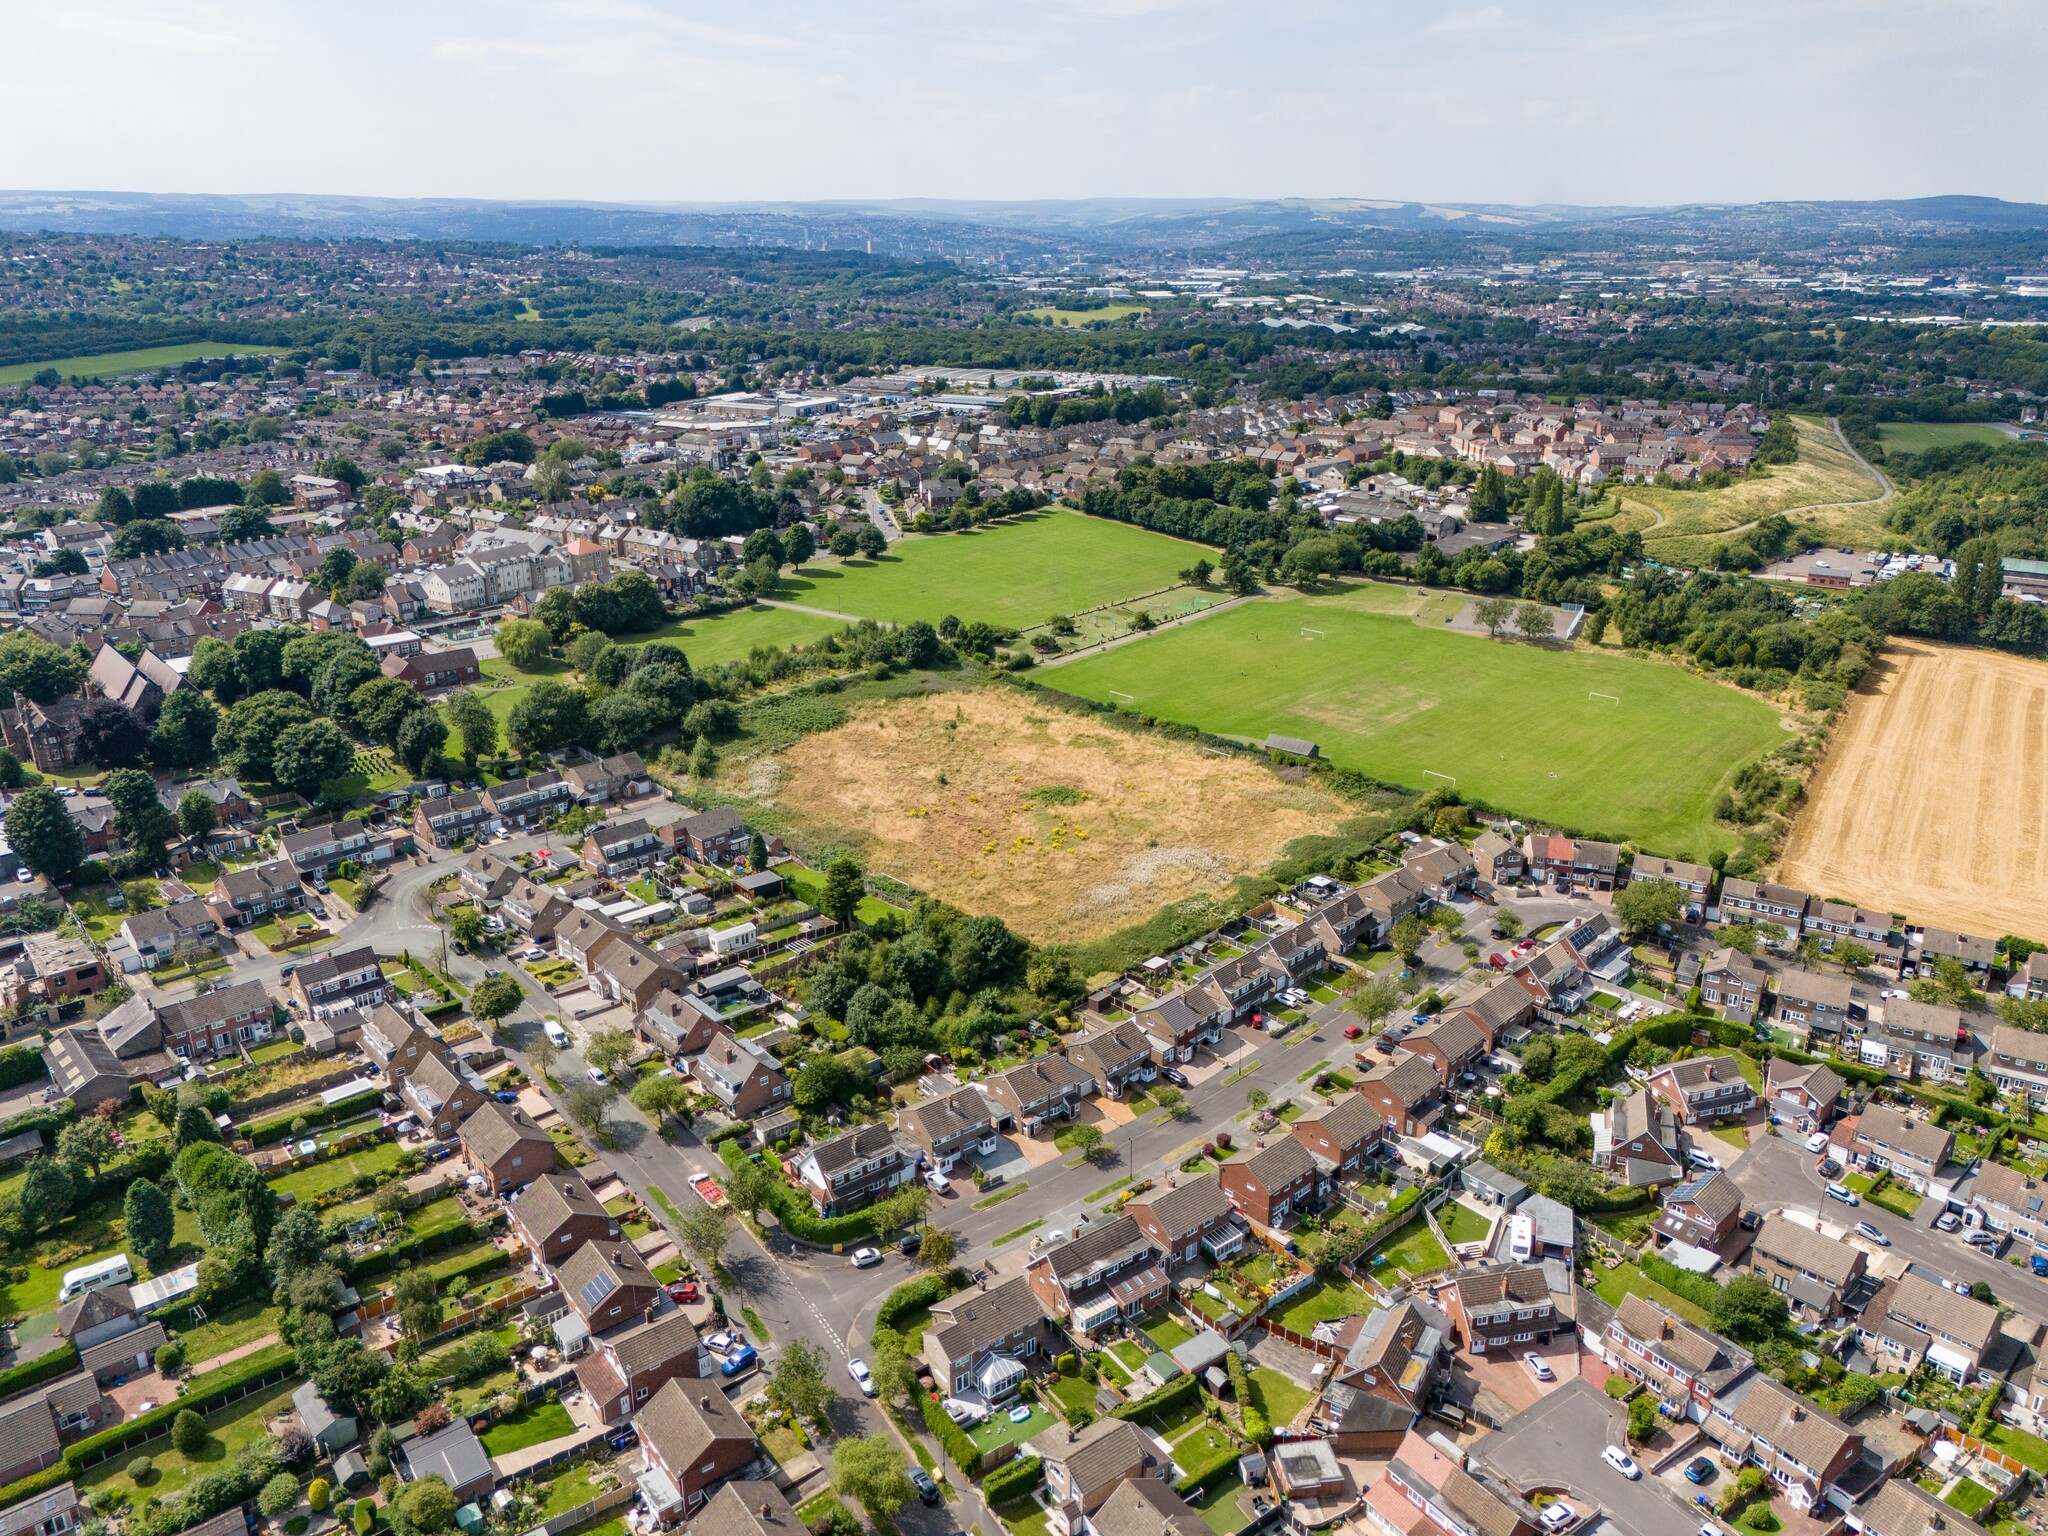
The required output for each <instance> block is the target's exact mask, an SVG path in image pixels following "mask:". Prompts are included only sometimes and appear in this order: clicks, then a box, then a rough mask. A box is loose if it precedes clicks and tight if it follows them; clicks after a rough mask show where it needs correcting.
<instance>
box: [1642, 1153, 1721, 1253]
mask: <svg viewBox="0 0 2048 1536" xmlns="http://www.w3.org/2000/svg"><path fill="white" fill-rule="evenodd" d="M1741 1224H1742V1191H1741V1189H1739V1188H1738V1187H1737V1186H1736V1183H1735V1181H1734V1180H1733V1179H1731V1178H1729V1177H1728V1175H1727V1174H1725V1173H1710V1174H1707V1175H1706V1176H1705V1177H1704V1178H1697V1179H1693V1180H1691V1181H1690V1182H1688V1183H1685V1184H1681V1185H1679V1186H1678V1187H1677V1188H1676V1189H1674V1190H1672V1191H1671V1193H1670V1194H1668V1195H1666V1196H1665V1197H1664V1210H1663V1212H1662V1214H1660V1215H1659V1216H1658V1217H1657V1225H1656V1226H1654V1227H1652V1228H1651V1229H1650V1230H1651V1234H1652V1236H1654V1237H1656V1238H1658V1239H1660V1240H1661V1241H1663V1242H1672V1243H1684V1244H1685V1245H1686V1246H1687V1247H1689V1248H1699V1249H1703V1250H1705V1251H1706V1252H1708V1253H1718V1252H1720V1251H1721V1247H1722V1245H1723V1244H1724V1243H1726V1242H1728V1241H1729V1239H1731V1238H1732V1237H1734V1236H1735V1234H1736V1232H1737V1230H1738V1229H1739V1228H1740V1226H1741Z"/></svg>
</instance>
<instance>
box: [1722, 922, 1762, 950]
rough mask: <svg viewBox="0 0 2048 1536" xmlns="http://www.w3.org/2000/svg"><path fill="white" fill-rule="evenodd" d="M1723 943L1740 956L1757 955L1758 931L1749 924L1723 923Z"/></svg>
mask: <svg viewBox="0 0 2048 1536" xmlns="http://www.w3.org/2000/svg"><path fill="white" fill-rule="evenodd" d="M1721 942H1722V943H1723V944H1724V945H1726V946H1727V947H1728V948H1729V949H1732V950H1734V951H1735V952H1736V953H1737V954H1738V955H1753V954H1755V953H1756V929H1755V928H1753V927H1752V926H1751V925H1750V924H1748V923H1723V924H1722V925H1721Z"/></svg>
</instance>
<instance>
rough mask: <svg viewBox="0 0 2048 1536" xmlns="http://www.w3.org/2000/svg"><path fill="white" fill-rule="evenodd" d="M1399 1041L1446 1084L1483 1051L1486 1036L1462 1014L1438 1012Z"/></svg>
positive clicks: (1483, 1052) (1484, 1049) (1481, 1054)
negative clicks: (1427, 1064) (1427, 1063)
mask: <svg viewBox="0 0 2048 1536" xmlns="http://www.w3.org/2000/svg"><path fill="white" fill-rule="evenodd" d="M1401 1044H1402V1045H1403V1046H1404V1047H1406V1048H1407V1049H1408V1050H1410V1051H1412V1052H1414V1053H1415V1054H1416V1055H1417V1056H1421V1057H1423V1058H1424V1059H1426V1060H1427V1061H1428V1062H1429V1063H1430V1065H1431V1066H1433V1067H1435V1068H1436V1075H1437V1080H1438V1081H1439V1082H1441V1083H1444V1084H1445V1085H1447V1086H1448V1085H1449V1083H1450V1082H1451V1080H1452V1079H1453V1078H1455V1077H1456V1076H1457V1075H1458V1074H1459V1073H1461V1072H1463V1071H1465V1070H1467V1069H1468V1068H1469V1067H1470V1066H1471V1065H1472V1063H1473V1062H1475V1061H1477V1060H1478V1059H1479V1058H1480V1057H1481V1056H1484V1055H1485V1054H1486V1036H1485V1035H1483V1034H1482V1033H1480V1030H1479V1026H1478V1025H1477V1024H1474V1023H1473V1022H1472V1021H1471V1020H1470V1019H1468V1018H1466V1017H1465V1016H1464V1014H1463V1013H1446V1014H1441V1015H1439V1016H1438V1017H1437V1018H1435V1019H1434V1020H1432V1021H1431V1022H1430V1023H1428V1024H1425V1025H1423V1026H1422V1028H1420V1029H1418V1030H1415V1031H1413V1032H1412V1033H1410V1035H1409V1036H1408V1038H1407V1039H1405V1040H1403V1041H1402V1042H1401Z"/></svg>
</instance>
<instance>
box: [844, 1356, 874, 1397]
mask: <svg viewBox="0 0 2048 1536" xmlns="http://www.w3.org/2000/svg"><path fill="white" fill-rule="evenodd" d="M846 1373H847V1375H849V1376H851V1377H852V1378H853V1384H854V1385H855V1386H857V1387H859V1388H860V1395H861V1396H862V1397H873V1396H874V1395H875V1376H874V1372H872V1371H870V1370H869V1369H868V1363H867V1362H866V1361H865V1360H849V1361H847V1362H846Z"/></svg>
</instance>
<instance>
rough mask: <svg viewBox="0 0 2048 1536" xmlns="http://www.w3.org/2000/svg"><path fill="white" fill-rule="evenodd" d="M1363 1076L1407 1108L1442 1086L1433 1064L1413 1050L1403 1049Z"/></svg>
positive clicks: (1419, 1102)
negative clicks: (1390, 1059) (1391, 1058)
mask: <svg viewBox="0 0 2048 1536" xmlns="http://www.w3.org/2000/svg"><path fill="white" fill-rule="evenodd" d="M1365 1080H1366V1081H1367V1082H1369V1083H1377V1084H1378V1085H1379V1086H1381V1087H1382V1088H1384V1089H1385V1090H1386V1091H1387V1092H1388V1093H1390V1094H1392V1095H1393V1097H1394V1102H1395V1103H1397V1104H1400V1105H1401V1106H1402V1107H1403V1108H1406V1109H1413V1108H1414V1107H1415V1106H1416V1105H1418V1104H1422V1103H1425V1102H1427V1101H1428V1100H1430V1099H1433V1098H1435V1097H1436V1096H1437V1093H1438V1092H1439V1091H1440V1090H1441V1089H1442V1087H1443V1080H1442V1079H1441V1078H1439V1077H1438V1076H1437V1075H1436V1064H1435V1063H1434V1062H1432V1061H1431V1060H1430V1059H1429V1058H1428V1057H1427V1056H1417V1055H1416V1054H1415V1053H1414V1052H1413V1051H1402V1052H1400V1053H1399V1054H1398V1055H1396V1056H1395V1058H1394V1059H1393V1060H1392V1061H1387V1062H1382V1063H1380V1064H1379V1065H1378V1066H1376V1067H1374V1068H1373V1069H1372V1070H1371V1071H1369V1072H1367V1073H1366V1074H1365Z"/></svg>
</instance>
